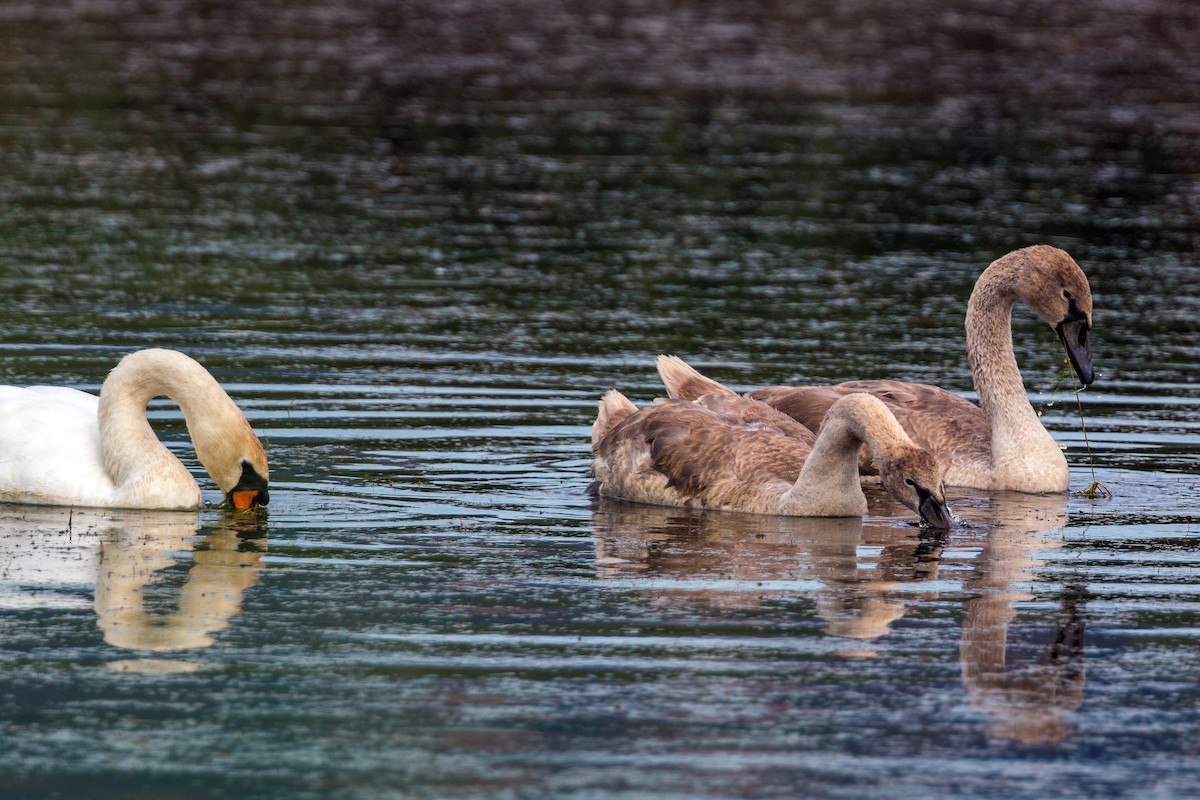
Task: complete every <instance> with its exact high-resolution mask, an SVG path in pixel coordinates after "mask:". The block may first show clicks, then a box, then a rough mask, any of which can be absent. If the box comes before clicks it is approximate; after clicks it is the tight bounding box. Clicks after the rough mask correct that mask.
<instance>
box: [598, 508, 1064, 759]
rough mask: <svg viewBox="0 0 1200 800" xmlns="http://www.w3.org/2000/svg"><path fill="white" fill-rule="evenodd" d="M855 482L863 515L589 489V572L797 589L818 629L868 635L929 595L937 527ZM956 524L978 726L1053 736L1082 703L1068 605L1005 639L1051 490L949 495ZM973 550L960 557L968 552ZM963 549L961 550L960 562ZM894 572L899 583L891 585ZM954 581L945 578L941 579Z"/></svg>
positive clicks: (732, 591)
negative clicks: (806, 514)
mask: <svg viewBox="0 0 1200 800" xmlns="http://www.w3.org/2000/svg"><path fill="white" fill-rule="evenodd" d="M878 495H879V493H872V492H868V499H869V502H870V515H871V516H880V517H883V518H885V520H884V521H873V520H872V519H871V517H868V519H867V520H865V521H860V520H857V519H789V518H775V517H764V516H758V515H751V514H723V513H704V512H694V511H688V510H686V509H672V508H655V507H649V506H638V505H633V504H628V503H621V502H614V501H607V500H601V501H597V503H596V505H595V506H594V508H593V532H594V535H595V542H596V557H597V559H596V561H597V572H598V574H599V575H600V576H601V577H606V578H613V577H632V576H635V575H642V576H645V577H646V578H647V580H646V581H645V586H646V591H647V592H648V593H649V594H652V595H653V596H654V597H655V598H656V599H658V600H660V601H662V602H668V603H679V602H687V601H691V602H695V601H702V602H706V603H709V604H715V605H719V606H723V607H742V608H745V607H753V606H757V605H758V604H760V603H761V602H762V601H763V600H764V599H766V598H768V597H778V596H780V595H782V594H784V593H785V592H792V593H796V592H800V593H808V594H810V595H811V596H812V597H813V598H814V602H815V605H816V612H817V614H818V615H819V616H820V617H821V619H822V620H824V621H825V623H826V632H827V633H828V634H829V635H830V636H837V637H844V638H854V639H872V638H877V637H880V636H883V635H885V634H887V633H888V632H889V630H890V629H891V626H892V624H893V623H894V622H895V621H896V620H898V619H900V618H901V617H902V616H903V615H904V614H905V613H906V610H907V608H908V607H909V606H910V605H912V604H913V603H916V602H919V601H921V600H922V599H927V598H932V597H934V596H936V594H937V593H938V592H939V591H940V590H941V589H943V588H946V587H944V586H942V584H941V583H940V582H938V577H939V570H940V569H941V568H942V566H943V563H942V562H943V545H944V544H945V542H946V539H947V537H946V535H945V534H944V533H941V532H933V531H925V530H922V529H919V528H917V527H915V526H906V525H896V524H895V523H894V522H890V521H887V520H886V518H889V517H890V518H894V517H897V516H900V517H902V516H903V514H904V512H903V510H901V509H899V507H898V506H897V505H896V504H894V503H893V502H892V501H891V500H890V499H888V498H881V497H879V496H878ZM952 506H953V507H954V508H955V510H956V511H957V512H958V513H959V514H960V516H962V517H963V519H964V521H965V522H966V523H967V524H968V527H966V528H960V529H957V530H955V531H952V532H950V534H949V540H950V541H952V542H953V543H954V544H955V546H956V547H955V550H956V552H962V553H964V554H966V555H967V558H962V557H956V558H955V559H954V562H955V563H954V564H953V565H952V566H953V567H954V569H953V570H952V572H951V574H952V575H953V576H955V577H956V576H957V575H959V574H962V570H964V569H965V570H966V571H967V572H968V577H966V578H965V579H964V580H963V581H962V590H963V591H964V592H965V593H966V595H967V599H965V600H964V617H963V627H962V634H961V639H960V650H959V657H960V661H961V668H962V679H963V685H964V687H965V688H966V690H967V693H968V696H969V698H970V701H971V703H972V704H973V705H975V706H977V707H979V708H980V709H982V710H984V711H985V712H986V713H987V714H988V717H989V723H988V725H987V732H988V734H989V735H991V736H994V737H997V738H1003V739H1010V740H1016V741H1020V742H1024V743H1048V742H1054V741H1058V740H1061V739H1062V738H1063V737H1065V736H1066V735H1067V734H1068V733H1069V732H1070V719H1071V714H1072V713H1073V712H1074V710H1075V709H1077V708H1078V707H1079V706H1080V704H1081V703H1082V702H1083V686H1084V677H1085V672H1084V648H1083V630H1084V622H1083V617H1082V604H1081V602H1079V601H1078V600H1076V599H1072V598H1073V597H1075V596H1077V595H1078V593H1077V592H1069V593H1067V598H1068V599H1066V600H1064V601H1062V614H1061V618H1060V619H1058V620H1056V622H1055V624H1054V625H1053V626H1052V628H1051V629H1050V630H1049V631H1044V630H1043V631H1038V630H1036V629H1033V630H1035V631H1036V632H1037V633H1042V634H1044V636H1043V638H1044V640H1045V641H1044V644H1043V645H1039V646H1034V647H1032V648H1031V647H1027V646H1025V645H1024V643H1025V642H1026V641H1028V640H1029V639H1030V638H1031V636H1030V630H1031V628H1032V626H1023V627H1022V628H1021V631H1020V633H1021V636H1020V637H1019V639H1020V641H1019V642H1018V644H1017V645H1016V646H1013V647H1010V643H1009V629H1010V626H1011V624H1012V623H1013V621H1014V620H1015V619H1016V618H1017V610H1016V609H1015V608H1014V607H1013V606H1014V604H1016V603H1020V602H1023V601H1027V600H1030V599H1032V597H1033V595H1032V594H1030V593H1028V591H1027V590H1026V587H1025V584H1026V583H1027V582H1028V581H1030V580H1031V578H1032V570H1034V569H1035V568H1036V567H1037V566H1039V565H1040V564H1041V563H1042V562H1040V561H1039V560H1037V557H1036V554H1037V552H1038V551H1041V550H1046V549H1049V548H1054V547H1058V546H1060V545H1061V537H1060V536H1059V535H1057V534H1058V532H1059V531H1061V529H1062V528H1063V526H1064V525H1065V524H1066V522H1067V500H1066V497H1065V496H1061V495H1059V496H1040V495H1026V494H1019V493H997V494H995V495H993V496H990V497H986V498H978V499H975V498H972V499H965V500H960V501H958V502H956V503H952ZM975 551H977V553H978V554H977V555H976V556H975V557H974V558H973V559H969V554H970V553H971V552H975ZM968 559H969V560H968ZM905 584H907V586H906V585H905ZM955 590H956V593H957V586H955Z"/></svg>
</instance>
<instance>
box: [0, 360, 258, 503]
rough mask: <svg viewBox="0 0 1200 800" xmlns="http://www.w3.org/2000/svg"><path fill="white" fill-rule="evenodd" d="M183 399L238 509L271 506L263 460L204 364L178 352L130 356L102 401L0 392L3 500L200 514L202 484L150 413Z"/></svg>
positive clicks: (54, 389) (201, 452)
mask: <svg viewBox="0 0 1200 800" xmlns="http://www.w3.org/2000/svg"><path fill="white" fill-rule="evenodd" d="M161 395H166V396H168V397H170V398H171V399H172V400H175V401H176V402H177V403H179V405H180V408H181V409H182V411H183V415H184V418H185V420H186V421H187V425H188V432H189V433H190V434H191V437H192V442H193V444H194V445H195V447H196V455H197V457H198V458H199V459H200V462H201V463H202V464H203V465H204V467H205V469H206V470H208V473H209V475H211V476H212V478H213V480H214V481H216V483H217V485H218V486H219V487H220V489H221V491H222V493H223V494H224V495H226V496H227V497H229V499H231V500H233V501H235V505H237V506H238V507H248V506H249V505H262V504H265V502H266V500H267V479H268V474H267V457H266V453H265V452H264V451H263V448H262V445H261V444H260V443H259V441H258V438H257V437H256V436H255V435H254V432H253V431H252V430H251V429H250V425H249V423H248V422H246V418H245V415H243V414H242V412H241V410H240V409H239V408H238V407H237V405H236V404H235V403H234V402H233V401H232V400H231V399H230V398H229V395H227V394H226V393H225V391H224V390H223V389H221V387H220V385H219V384H218V383H217V382H216V380H215V379H213V377H212V375H210V374H209V373H208V371H207V370H205V369H204V367H202V366H200V364H198V363H196V362H195V361H194V360H192V359H191V358H189V357H188V356H186V355H184V354H183V353H178V352H175V351H173V350H158V349H153V350H141V351H138V352H136V353H131V354H130V355H128V356H126V357H125V358H123V359H122V360H121V362H120V363H119V364H118V365H117V366H116V367H114V368H113V370H112V372H111V373H109V376H108V378H107V379H106V380H105V382H104V386H103V388H102V390H101V392H100V396H99V397H97V396H95V395H92V394H88V393H87V392H81V391H78V390H76V389H70V388H65V387H58V386H33V387H29V388H19V387H14V386H3V387H0V502H8V503H29V504H37V505H69V506H89V507H98V508H142V509H163V510H181V509H196V508H199V507H200V505H201V503H202V496H201V493H200V487H199V486H198V485H197V483H196V480H195V479H194V478H193V477H192V476H191V473H189V472H188V470H187V468H186V467H185V466H184V465H183V463H182V462H180V460H179V459H178V458H176V457H175V456H174V455H172V454H171V452H170V451H169V450H168V449H167V448H166V446H165V445H163V444H162V442H160V441H159V440H158V437H157V436H156V435H155V434H154V430H153V429H152V428H151V427H150V423H149V422H147V420H146V407H147V405H148V404H149V402H150V401H151V400H152V399H154V398H155V397H158V396H161Z"/></svg>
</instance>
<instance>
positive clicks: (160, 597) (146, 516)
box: [0, 506, 266, 670]
mask: <svg viewBox="0 0 1200 800" xmlns="http://www.w3.org/2000/svg"><path fill="white" fill-rule="evenodd" d="M227 522H229V523H230V527H222V528H217V529H215V530H209V531H207V532H203V533H202V532H201V529H200V518H199V514H196V513H190V512H153V511H128V512H125V511H110V510H78V509H60V508H42V507H34V506H29V507H21V506H8V507H5V509H4V511H3V513H2V514H0V569H2V570H3V576H2V577H3V584H2V585H3V586H4V587H5V588H4V590H3V592H2V593H0V609H3V608H37V607H56V606H64V605H65V606H67V607H69V606H71V605H73V604H74V603H75V602H76V600H77V598H78V597H79V594H80V593H81V592H87V591H89V590H92V591H93V593H94V603H93V608H94V610H95V613H96V625H97V626H98V627H99V629H100V631H101V632H102V633H103V636H104V641H105V642H107V643H108V644H110V645H112V646H113V647H118V648H122V649H127V650H145V651H155V652H168V651H174V650H186V649H191V648H203V647H208V646H210V645H211V644H212V643H213V634H215V633H217V632H218V631H221V630H224V629H225V628H226V627H228V625H229V624H230V621H231V620H232V619H233V618H234V617H236V616H237V615H238V614H240V613H241V609H242V600H243V596H244V594H245V591H246V590H247V589H248V588H250V587H251V586H253V585H254V583H255V582H256V581H257V580H258V576H259V571H260V570H261V569H262V563H261V561H262V557H263V554H264V553H265V552H266V539H265V535H264V533H263V532H262V531H260V530H258V529H257V522H256V521H247V522H240V521H239V520H237V519H235V518H231V519H229V520H227ZM188 562H190V566H186V571H185V572H184V573H183V575H182V576H180V574H179V571H180V569H181V568H183V567H184V566H185V565H186V564H187V563H188ZM130 663H132V662H122V664H123V665H124V667H125V668H129V664H130ZM146 663H147V665H148V666H149V667H151V668H155V669H157V670H162V669H168V668H169V667H168V666H167V665H169V663H170V662H162V661H154V660H151V661H147V662H146Z"/></svg>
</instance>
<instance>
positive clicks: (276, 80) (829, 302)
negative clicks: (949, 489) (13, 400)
mask: <svg viewBox="0 0 1200 800" xmlns="http://www.w3.org/2000/svg"><path fill="white" fill-rule="evenodd" d="M247 5H248V6H249V7H245V8H243V7H242V6H247ZM928 6H929V7H928V8H924V7H923V6H918V7H915V8H910V7H909V6H905V8H904V10H903V11H900V10H897V9H898V8H899V7H896V8H893V7H892V5H889V4H884V3H852V4H843V3H839V4H828V6H826V5H824V4H802V5H801V6H798V7H795V8H792V7H790V6H780V7H778V8H776V7H775V6H772V5H770V4H767V5H765V6H761V7H754V8H750V9H746V8H744V7H743V4H724V3H703V4H695V5H694V6H693V5H689V4H682V5H679V4H676V6H673V7H672V8H671V9H668V10H660V9H659V8H658V5H657V4H644V3H631V4H609V3H600V4H594V5H590V6H589V9H590V10H589V11H588V12H586V13H585V12H582V11H577V10H575V9H573V8H565V7H560V6H559V5H557V4H554V3H534V4H512V3H508V4H476V3H465V4H456V5H454V6H453V7H450V6H444V5H442V4H429V3H405V4H399V5H396V4H391V3H383V2H366V3H361V4H355V5H354V6H353V7H341V6H335V5H327V4H323V3H318V2H306V3H261V4H219V3H198V2H197V3H190V2H167V3H162V4H156V5H155V6H153V7H150V6H146V5H144V4H132V3H123V2H116V1H114V2H91V1H89V2H82V3H71V4H57V3H39V4H17V3H0V198H3V200H2V201H0V271H2V275H3V291H2V292H0V323H2V324H0V356H2V358H0V379H3V381H4V382H6V383H16V384H22V385H28V384H32V383H61V384H67V385H72V386H78V387H81V388H85V389H89V390H93V391H95V390H98V389H99V386H100V383H101V382H102V380H103V378H104V375H105V374H106V372H107V370H108V369H109V368H110V367H111V366H112V365H113V364H114V363H115V361H116V360H117V359H118V358H119V357H120V356H121V355H122V354H124V353H125V352H128V351H129V350H132V349H136V348H138V347H143V346H147V345H161V346H169V347H176V348H179V349H183V350H185V351H187V352H189V353H191V354H192V355H194V356H196V357H197V358H199V359H200V360H202V361H203V362H204V363H205V364H206V365H207V366H209V368H210V369H211V370H212V371H213V372H214V374H216V375H217V377H218V379H219V380H221V381H222V383H223V384H225V385H226V386H227V388H228V389H229V391H230V393H231V394H232V395H233V396H234V397H235V398H236V399H237V400H238V402H239V403H240V404H241V405H242V406H243V408H245V409H246V411H247V414H248V416H249V418H250V420H251V422H252V424H253V425H254V427H255V428H256V430H257V431H258V432H259V433H260V435H261V436H262V437H263V438H264V440H265V441H266V442H267V443H268V449H269V453H270V458H271V472H272V490H271V498H272V500H271V506H270V513H269V515H268V516H267V517H266V518H264V519H262V520H247V519H244V518H240V517H235V516H232V515H230V514H228V513H227V512H224V511H221V510H219V509H217V508H206V509H204V510H202V511H201V512H199V513H198V514H194V515H192V514H164V515H160V514H134V513H118V512H94V511H86V510H74V511H69V510H66V509H34V508H23V507H8V508H4V509H0V635H2V647H0V794H2V795H3V796H4V797H5V798H8V797H14V798H24V797H84V796H87V797H97V798H109V797H111V798H125V797H134V796H147V797H149V796H154V797H158V796H172V797H230V796H237V797H246V798H256V797H262V798H274V797H287V798H304V797H345V798H352V797H353V798H366V797H484V796H486V797H511V798H518V797H520V798H525V797H580V798H583V797H605V798H607V797H630V798H632V797H651V796H653V797H656V798H664V797H680V798H684V797H688V798H691V797H796V796H813V797H854V798H860V797H881V798H883V797H889V798H890V797H900V796H904V797H934V796H947V797H948V796H973V797H996V798H1014V797H1030V798H1043V797H1050V796H1055V797H1081V798H1082V797H1086V798H1093V797H1160V798H1161V797H1190V796H1191V795H1192V794H1194V787H1195V786H1196V785H1197V782H1198V781H1200V768H1198V767H1197V766H1196V764H1197V763H1198V762H1197V759H1196V756H1197V754H1198V752H1200V734H1198V731H1200V694H1198V693H1197V689H1196V687H1197V685H1200V671H1198V668H1197V666H1196V664H1197V661H1196V658H1195V654H1196V649H1197V645H1200V619H1198V614H1200V604H1198V602H1197V601H1198V594H1200V593H1198V592H1197V590H1196V588H1195V587H1196V586H1197V585H1198V584H1197V581H1196V577H1197V575H1198V574H1200V469H1198V466H1197V465H1198V464H1200V437H1198V435H1197V433H1198V428H1200V383H1197V381H1196V377H1195V364H1196V363H1197V360H1198V359H1200V344H1198V342H1200V322H1198V321H1197V320H1200V280H1198V279H1197V264H1196V257H1195V251H1196V246H1197V243H1198V241H1200V223H1198V222H1197V220H1200V213H1198V212H1200V181H1198V179H1197V175H1198V173H1200V169H1198V165H1200V116H1198V112H1197V108H1200V105H1198V103H1197V101H1198V100H1200V98H1198V97H1197V93H1198V90H1197V87H1198V86H1200V64H1198V63H1197V58H1196V56H1195V48H1194V44H1193V43H1194V41H1195V36H1194V35H1193V34H1195V33H1196V31H1197V30H1198V29H1200V16H1197V12H1196V11H1195V10H1194V9H1191V7H1181V6H1180V4H1170V3H1165V2H1164V3H1155V2H1149V3H1143V4H1139V5H1137V6H1136V7H1130V8H1126V7H1124V6H1122V7H1121V8H1119V9H1118V8H1116V7H1113V8H1111V9H1105V10H1103V11H1102V12H1101V11H1096V12H1091V11H1088V10H1087V9H1075V8H1070V9H1067V8H1062V7H1059V6H1058V5H1054V4H1048V3H1047V4H1034V5H1032V6H1030V5H1029V4H1015V3H1014V4H1008V3H999V4H986V5H979V4H973V3H970V2H965V1H959V2H954V3H950V4H932V3H930V4H928ZM922 10H923V11H924V12H925V13H919V12H921V11H922ZM1027 20H1033V21H1036V26H1034V25H1033V23H1032V22H1028V21H1027ZM1034 242H1047V243H1052V244H1056V245H1059V246H1062V247H1064V248H1066V249H1068V250H1069V251H1070V252H1071V253H1072V254H1073V255H1074V256H1075V257H1076V258H1077V260H1078V261H1079V262H1080V263H1081V264H1082V265H1083V267H1084V269H1085V270H1086V271H1087V272H1088V274H1089V276H1090V278H1091V281H1092V286H1093V290H1094V293H1095V298H1096V313H1095V321H1096V328H1095V331H1094V348H1095V356H1096V364H1097V368H1098V372H1099V379H1098V381H1097V383H1096V384H1095V385H1094V386H1093V387H1091V388H1089V389H1088V390H1087V391H1086V392H1084V393H1083V394H1082V395H1081V397H1082V406H1083V412H1084V415H1085V418H1086V423H1087V438H1086V441H1085V438H1084V435H1083V433H1082V432H1081V429H1080V422H1079V412H1078V410H1077V409H1076V407H1075V399H1074V395H1073V392H1072V391H1071V387H1070V385H1069V381H1068V382H1067V383H1065V384H1064V383H1063V381H1061V380H1060V379H1059V378H1058V377H1057V376H1056V373H1057V371H1058V369H1059V367H1060V366H1061V362H1062V360H1063V355H1062V353H1061V349H1060V348H1059V346H1058V345H1057V343H1056V341H1055V339H1054V337H1053V335H1052V334H1051V333H1050V332H1049V331H1047V330H1045V328H1044V327H1043V326H1041V325H1040V323H1037V322H1036V321H1035V320H1034V319H1033V318H1032V315H1030V314H1029V313H1028V311H1019V312H1018V313H1017V315H1016V318H1015V321H1014V324H1015V333H1014V338H1015V342H1016V347H1017V351H1018V357H1019V360H1020V361H1021V363H1022V366H1023V367H1024V368H1025V374H1026V380H1027V385H1028V387H1029V390H1030V393H1031V396H1032V397H1033V398H1034V400H1035V405H1037V407H1038V408H1039V409H1040V410H1041V411H1042V412H1043V414H1044V416H1043V419H1044V420H1045V422H1046V424H1047V426H1048V427H1049V428H1050V429H1051V430H1052V432H1053V433H1054V435H1055V437H1056V438H1057V439H1058V440H1059V441H1060V442H1061V443H1062V444H1064V445H1066V447H1067V454H1068V459H1069V461H1070V462H1071V466H1072V490H1073V491H1078V490H1082V489H1084V488H1085V487H1087V486H1088V484H1090V483H1091V482H1092V480H1093V475H1094V477H1095V478H1096V479H1099V480H1100V481H1102V482H1103V483H1104V484H1105V485H1106V486H1107V487H1108V488H1109V489H1110V490H1111V491H1112V495H1113V496H1112V498H1110V499H1097V500H1089V499H1087V498H1084V497H1080V496H1076V495H1074V494H1072V495H1071V496H1069V497H1061V498H1058V497H1028V496H1023V495H1016V494H1003V493H1001V494H998V495H995V496H981V495H967V496H963V497H959V498H957V499H956V500H955V501H954V506H955V508H956V510H957V511H958V512H959V514H960V515H961V516H963V517H964V518H965V520H966V521H967V522H968V526H967V527H964V528H962V529H959V530H955V531H953V532H951V533H950V534H949V535H947V536H942V537H938V536H933V535H931V534H928V533H926V532H922V531H921V530H920V529H919V528H917V527H916V526H914V525H913V524H912V519H911V514H909V513H908V512H907V511H905V510H904V509H900V508H897V507H896V506H894V505H893V504H891V503H890V501H888V500H887V498H886V497H884V496H882V495H879V494H878V493H877V492H875V491H874V490H872V493H871V495H870V500H871V513H870V515H869V516H868V518H867V519H866V520H864V521H863V522H862V523H859V522H856V521H854V522H847V521H820V520H775V519H767V518H758V517H753V516H743V515H736V514H720V513H709V514H706V513H696V512H690V511H681V510H669V509H653V508H640V507H635V506H629V505H622V504H616V503H610V502H597V503H594V502H592V501H589V500H588V499H587V498H586V496H585V493H584V489H585V487H586V485H587V482H588V477H587V468H588V435H589V426H590V424H591V422H592V419H593V418H594V413H595V401H596V398H597V397H598V396H599V395H600V394H602V393H603V392H604V391H606V390H607V389H609V388H612V387H614V386H615V387H618V388H621V389H622V390H624V391H626V392H627V393H628V394H629V395H630V396H631V397H633V398H634V399H635V400H636V401H638V402H647V401H649V400H650V399H651V398H653V397H654V396H656V394H657V393H658V392H659V387H658V385H657V382H656V378H655V375H654V370H653V358H654V356H655V355H656V354H657V353H659V352H675V353H678V354H679V355H682V356H684V357H685V358H688V359H689V360H691V361H692V362H693V363H695V364H697V365H698V366H700V367H701V368H702V369H704V370H706V371H707V372H709V373H711V374H712V375H713V376H714V377H717V378H718V379H721V380H724V381H726V382H727V383H728V384H730V385H731V386H733V387H735V388H739V389H748V388H752V387H757V386H761V385H765V384H771V383H781V382H810V381H811V382H818V381H830V380H843V379H848V378H869V377H900V378H907V379H914V380H924V381H934V382H937V383H940V384H942V385H944V386H947V387H948V388H951V389H954V390H957V391H961V392H963V393H964V394H966V395H968V396H971V381H970V375H969V373H968V372H967V369H966V363H965V362H966V360H965V356H964V353H963V337H962V314H963V311H964V309H965V302H966V297H967V295H968V294H969V292H970V288H971V285H972V283H973V281H974V279H975V277H976V276H977V275H978V273H979V271H980V270H981V269H982V268H983V267H984V266H986V264H987V263H988V262H989V261H990V260H992V259H993V258H995V257H997V256H999V255H1000V254H1002V253H1003V252H1005V251H1007V250H1010V249H1013V248H1015V247H1018V246H1023V245H1026V244H1030V243H1034ZM151 416H152V418H153V420H154V422H155V425H156V427H158V429H159V430H160V431H161V433H162V435H163V437H164V438H165V439H166V440H167V441H168V443H169V444H170V446H171V447H172V448H173V449H175V451H176V452H177V453H179V455H180V456H181V457H182V458H183V459H184V460H185V462H186V463H188V464H189V465H190V466H191V467H193V469H194V470H195V471H196V473H197V475H198V476H200V477H201V480H202V486H203V487H204V488H205V490H206V496H207V497H208V498H209V499H211V500H214V501H215V500H216V499H218V498H217V493H216V491H215V489H214V488H213V486H212V484H211V482H209V481H208V479H207V477H206V476H203V475H202V472H201V471H200V470H199V467H198V465H197V464H196V463H195V460H194V456H193V454H192V451H191V448H190V444H189V443H188V441H187V438H186V433H185V430H184V427H183V423H182V419H181V418H180V416H179V415H178V412H177V411H176V410H175V408H174V407H173V406H172V405H171V404H169V403H166V402H156V403H155V404H154V405H153V406H152V409H151ZM1088 443H1090V453H1089V451H1088ZM1093 469H1094V473H1093Z"/></svg>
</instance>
